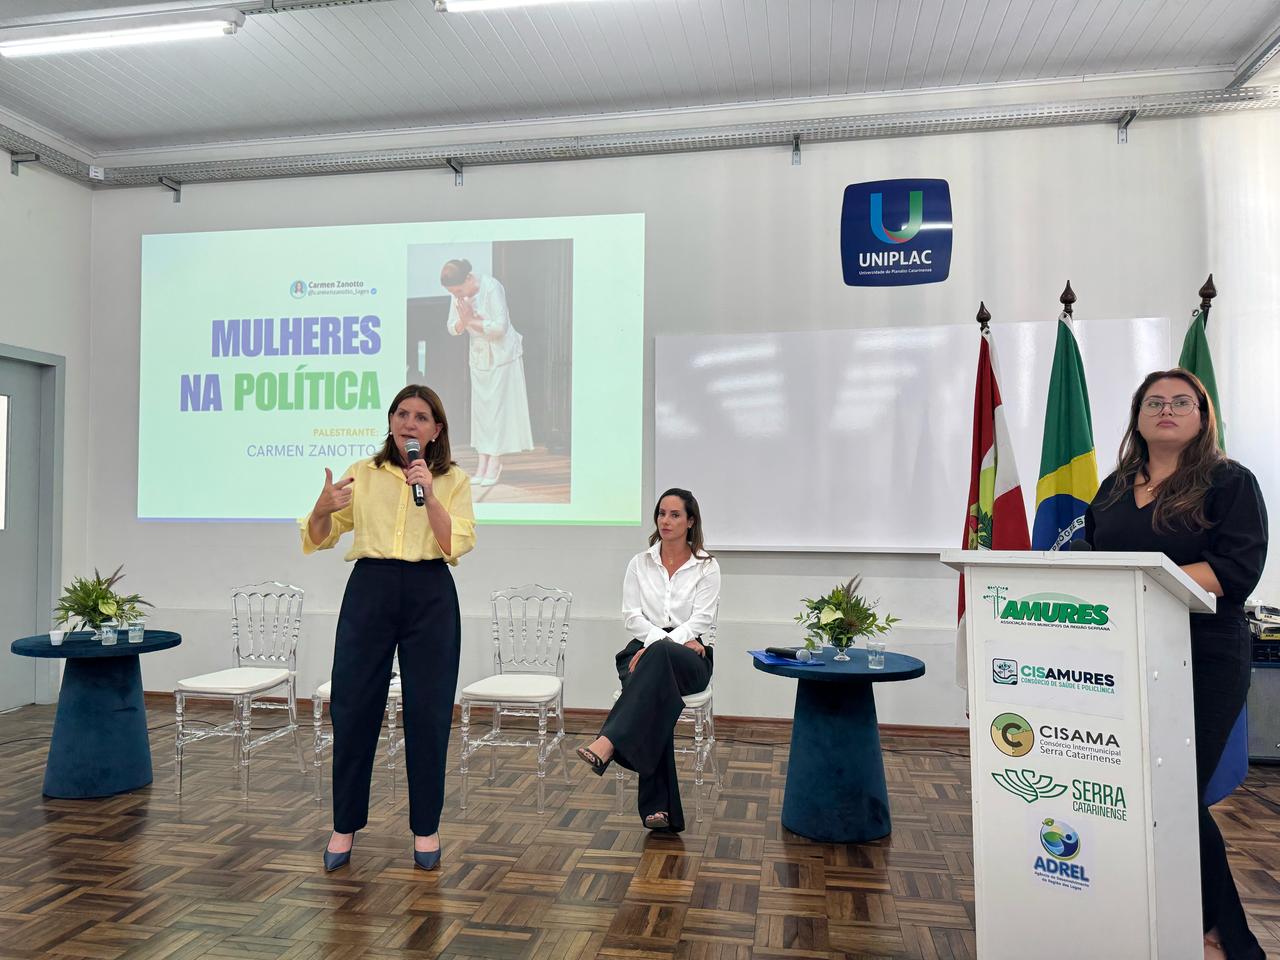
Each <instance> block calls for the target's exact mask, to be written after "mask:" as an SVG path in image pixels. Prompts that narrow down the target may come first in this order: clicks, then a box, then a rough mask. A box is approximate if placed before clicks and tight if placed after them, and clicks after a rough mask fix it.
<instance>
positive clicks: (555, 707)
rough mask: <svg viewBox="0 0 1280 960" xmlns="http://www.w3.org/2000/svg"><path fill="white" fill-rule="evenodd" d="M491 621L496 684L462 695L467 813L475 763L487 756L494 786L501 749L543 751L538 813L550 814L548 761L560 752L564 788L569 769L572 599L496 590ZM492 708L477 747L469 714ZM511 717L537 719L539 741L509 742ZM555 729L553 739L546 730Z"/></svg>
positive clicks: (543, 590)
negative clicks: (567, 680) (567, 674)
mask: <svg viewBox="0 0 1280 960" xmlns="http://www.w3.org/2000/svg"><path fill="white" fill-rule="evenodd" d="M489 602H490V606H491V608H492V613H493V666H494V673H493V675H492V676H489V677H485V678H484V679H483V680H477V681H476V682H475V683H472V684H468V685H467V686H466V687H464V688H463V690H462V694H461V697H460V699H461V703H462V726H461V734H462V749H461V757H462V761H461V765H460V768H459V772H460V773H461V774H462V800H461V806H462V809H463V810H466V809H467V790H468V772H469V767H470V763H471V757H472V755H474V754H475V753H476V752H477V751H479V750H482V749H484V748H485V747H488V748H489V777H488V779H489V781H490V782H492V781H493V780H495V779H496V778H497V775H498V748H499V747H525V748H528V747H537V748H538V812H539V813H542V812H543V810H544V808H545V806H546V776H547V754H548V753H549V752H550V751H551V749H552V748H553V747H554V748H556V749H558V750H559V752H560V767H561V769H562V770H563V771H564V782H565V783H566V784H567V783H569V782H570V780H569V765H568V762H567V761H566V760H565V755H564V653H565V647H566V645H567V643H568V640H569V611H570V607H571V606H572V604H573V594H571V593H569V592H567V591H565V590H557V589H555V588H554V587H543V586H540V585H539V584H536V583H529V584H523V585H522V586H519V587H508V588H507V589H505V590H495V591H494V592H493V593H491V594H490V595H489ZM472 707H481V708H485V707H487V708H489V709H490V710H491V711H492V714H493V724H492V726H491V728H490V729H489V732H488V733H486V734H484V736H482V737H478V738H476V739H474V740H473V739H471V708H472ZM509 717H536V718H537V720H538V730H537V737H536V739H529V738H526V737H515V736H507V735H504V732H503V730H502V721H503V720H504V719H505V718H509ZM550 719H554V720H555V722H556V730H555V733H554V734H552V735H551V737H550V738H548V736H547V723H548V721H549V720H550Z"/></svg>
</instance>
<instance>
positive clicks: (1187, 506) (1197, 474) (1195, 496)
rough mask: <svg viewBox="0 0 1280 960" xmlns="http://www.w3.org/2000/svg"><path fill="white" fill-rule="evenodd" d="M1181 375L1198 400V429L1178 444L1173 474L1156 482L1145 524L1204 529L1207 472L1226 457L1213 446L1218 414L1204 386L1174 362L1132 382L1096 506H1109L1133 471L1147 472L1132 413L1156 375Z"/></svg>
mask: <svg viewBox="0 0 1280 960" xmlns="http://www.w3.org/2000/svg"><path fill="white" fill-rule="evenodd" d="M1166 377H1167V378H1170V379H1173V380H1181V381H1182V382H1183V383H1185V384H1186V385H1187V386H1188V387H1190V388H1191V392H1192V393H1193V394H1194V395H1195V398H1196V403H1198V404H1199V405H1200V432H1199V433H1198V434H1196V436H1195V438H1194V439H1193V440H1192V441H1191V442H1190V443H1188V444H1187V445H1186V446H1185V447H1183V448H1182V453H1181V454H1179V455H1178V466H1177V468H1176V469H1175V470H1174V471H1173V473H1172V474H1171V475H1170V476H1169V477H1168V479H1166V480H1165V481H1164V482H1163V483H1161V484H1160V486H1159V488H1158V489H1157V491H1156V509H1155V514H1154V515H1153V516H1152V518H1151V525H1152V527H1154V528H1155V529H1156V530H1157V531H1160V532H1168V531H1170V530H1172V529H1173V528H1174V526H1175V525H1179V526H1182V527H1185V528H1187V529H1190V530H1204V529H1206V528H1207V527H1208V526H1209V525H1210V524H1209V518H1208V516H1207V515H1206V514H1205V497H1206V496H1207V495H1208V493H1209V487H1210V486H1211V484H1212V482H1213V471H1214V470H1215V469H1216V468H1217V467H1218V465H1219V464H1221V463H1222V462H1223V461H1224V460H1226V455H1225V454H1223V452H1222V451H1221V450H1219V449H1218V418H1217V416H1216V415H1215V413H1214V409H1213V401H1212V400H1210V399H1209V394H1208V392H1207V391H1206V390H1205V388H1204V384H1203V383H1201V382H1200V378H1199V377H1197V376H1196V375H1195V374H1194V373H1192V372H1191V371H1190V370H1186V369H1184V368H1182V367H1174V368H1173V369H1172V370H1156V371H1155V372H1153V373H1149V374H1147V376H1146V379H1144V380H1143V381H1142V383H1141V384H1139V385H1138V389H1137V391H1135V392H1134V394H1133V400H1132V401H1131V402H1130V404H1129V427H1128V429H1126V430H1125V432H1124V439H1122V440H1121V441H1120V456H1119V459H1118V460H1117V462H1116V480H1115V484H1114V485H1113V486H1112V488H1111V493H1110V494H1109V495H1108V497H1107V499H1106V500H1105V501H1103V503H1102V504H1101V506H1103V507H1109V506H1111V505H1112V504H1114V503H1116V502H1117V501H1118V500H1119V499H1120V498H1121V497H1123V496H1125V494H1127V493H1128V492H1129V491H1130V490H1132V489H1133V488H1134V487H1136V486H1137V484H1138V475H1139V474H1144V475H1145V476H1146V477H1147V478H1148V479H1150V477H1151V474H1150V473H1148V472H1147V462H1148V460H1149V459H1150V451H1149V450H1148V449H1147V441H1146V440H1145V439H1144V438H1143V436H1142V434H1141V433H1140V432H1139V431H1138V418H1139V417H1140V416H1141V415H1142V398H1143V397H1144V396H1146V393H1147V390H1149V389H1150V388H1151V385H1152V384H1153V383H1155V382H1156V381H1157V380H1163V379H1165V378H1166Z"/></svg>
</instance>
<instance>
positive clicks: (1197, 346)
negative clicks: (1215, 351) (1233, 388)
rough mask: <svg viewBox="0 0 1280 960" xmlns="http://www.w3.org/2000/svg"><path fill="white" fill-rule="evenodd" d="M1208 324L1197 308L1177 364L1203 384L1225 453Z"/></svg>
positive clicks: (1220, 409) (1220, 445) (1224, 437)
mask: <svg viewBox="0 0 1280 960" xmlns="http://www.w3.org/2000/svg"><path fill="white" fill-rule="evenodd" d="M1208 324H1209V318H1208V317H1206V316H1205V315H1204V310H1203V309H1201V310H1197V311H1196V315H1195V319H1194V320H1192V321H1191V326H1190V327H1188V328H1187V335H1186V337H1184V338H1183V340H1182V356H1180V357H1178V366H1180V367H1182V369H1184V370H1190V371H1191V372H1192V373H1194V374H1195V375H1196V376H1197V377H1199V378H1200V382H1201V383H1203V384H1204V389H1205V392H1206V393H1207V394H1209V399H1210V400H1212V401H1213V413H1214V416H1215V417H1217V418H1218V448H1219V449H1220V450H1221V451H1222V452H1223V453H1226V452H1227V432H1226V430H1225V429H1223V426H1222V406H1221V405H1220V404H1219V403H1218V381H1217V379H1216V378H1215V377H1214V375H1213V358H1212V357H1211V356H1209V336H1208V333H1207V332H1206V327H1207V326H1208Z"/></svg>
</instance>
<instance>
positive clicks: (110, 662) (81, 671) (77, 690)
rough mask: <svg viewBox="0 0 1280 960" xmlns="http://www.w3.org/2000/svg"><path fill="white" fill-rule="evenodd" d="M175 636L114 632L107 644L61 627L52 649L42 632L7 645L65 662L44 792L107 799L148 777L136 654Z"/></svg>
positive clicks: (171, 643) (169, 643)
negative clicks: (135, 639)
mask: <svg viewBox="0 0 1280 960" xmlns="http://www.w3.org/2000/svg"><path fill="white" fill-rule="evenodd" d="M181 642H182V637H181V636H180V635H179V634H176V633H171V632H170V631H168V630H148V631H146V632H145V633H144V634H143V640H142V642H141V643H128V642H126V641H125V640H124V639H123V637H122V638H121V639H120V641H119V642H118V643H116V644H115V646H108V647H104V646H103V645H102V644H101V643H100V642H99V640H98V638H97V637H96V636H95V635H94V634H92V633H88V632H76V633H69V634H67V636H66V638H65V639H64V640H63V642H62V645H61V646H57V647H55V646H54V645H53V644H52V643H50V642H49V635H48V634H47V633H44V634H40V635H39V636H35V637H23V638H22V639H21V640H15V641H13V643H12V644H10V646H9V649H10V650H12V651H13V652H14V653H16V654H18V655H19V656H23V657H43V658H58V657H61V658H63V659H65V660H66V661H67V666H66V670H65V671H64V672H63V674H62V691H61V693H59V694H58V714H57V716H56V717H55V719H54V721H53V738H52V739H51V740H50V741H49V759H48V760H47V761H46V762H45V768H44V794H45V796H47V797H59V798H64V799H76V800H78V799H84V798H87V797H109V796H111V795H112V794H116V793H126V792H128V791H130V790H136V789H138V788H139V787H145V786H146V785H147V784H149V783H150V782H151V742H150V741H149V740H148V739H147V710H146V707H145V706H143V703H142V665H141V663H140V662H139V660H138V657H139V655H140V654H143V653H151V652H153V651H155V650H167V649H168V648H170V647H176V646H177V645H178V644H180V643H181Z"/></svg>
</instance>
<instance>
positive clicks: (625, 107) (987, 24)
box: [0, 0, 1280, 154]
mask: <svg viewBox="0 0 1280 960" xmlns="http://www.w3.org/2000/svg"><path fill="white" fill-rule="evenodd" d="M112 3H114V4H115V5H117V6H118V5H120V0H96V3H93V4H88V3H86V0H42V2H39V3H37V2H35V0H10V2H7V3H0V25H3V24H4V23H5V22H6V18H7V20H8V22H11V23H12V22H17V19H16V18H17V17H18V16H20V15H23V14H26V15H28V16H27V18H28V19H30V15H31V14H32V13H33V12H35V13H37V14H40V15H46V14H47V15H49V16H52V15H56V14H57V13H59V12H62V11H68V10H72V9H83V8H85V7H86V6H89V5H92V6H97V7H103V6H106V5H108V4H112ZM133 5H134V6H147V5H148V4H146V3H142V2H140V0H133ZM167 6H173V3H172V2H170V3H168V4H167ZM242 6H243V4H242ZM1278 25H1280V4H1278V3H1277V2H1275V0H598V2H592V3H574V4H565V5H561V6H548V7H540V8H531V9H525V10H509V11H503V12H495V13H490V14H466V15H462V14H444V15H442V14H439V13H436V12H435V11H434V10H433V9H432V5H431V2H430V0H380V2H367V3H361V4H354V5H349V6H336V7H329V8H322V9H315V10H298V11H291V12H285V13H277V14H257V15H251V16H249V17H248V18H247V20H246V23H245V26H244V28H243V29H242V30H241V31H240V32H239V33H238V34H237V35H236V36H234V37H230V38H225V39H219V40H211V41H195V42H187V43H181V44H174V45H167V46H153V47H135V48H126V49H121V50H116V51H102V52H95V53H85V54H78V55H70V56H57V57H45V58H33V59H24V60H0V107H3V108H5V109H7V110H8V111H9V112H11V113H12V114H16V115H17V116H18V117H20V118H23V119H25V120H27V121H29V122H32V123H35V124H38V125H40V126H41V127H44V128H46V129H47V130H50V131H52V132H54V133H55V134H57V135H59V136H60V137H63V138H66V139H67V140H68V141H70V142H72V143H74V144H77V145H79V146H80V147H82V148H83V149H84V150H86V151H88V152H90V153H94V154H103V153H110V152H111V151H124V150H139V149H146V148H154V147H169V146H175V145H184V144H197V143H227V142H236V141H245V140H257V139H263V138H275V137H303V136H318V135H334V134H345V133H364V132H371V131H377V130H389V129H402V128H424V127H434V126H442V125H454V124H468V123H493V122H500V121H507V120H515V119H532V118H553V117H570V116H595V115H601V114H614V113H621V112H628V111H641V110H675V109H680V108H688V107H697V106H707V105H715V104H744V103H757V102H768V101H786V100H797V99H806V98H818V97H840V96H847V95H851V94H861V93H867V92H873V91H902V90H920V89H928V88H946V87H955V86H959V85H977V84H995V83H1007V82H1013V81H1033V80H1043V79H1052V78H1063V77H1090V76H1100V75H1112V74H1130V73H1137V72H1144V71H1177V70H1192V69H1196V68H1210V67H1214V68H1226V69H1228V70H1230V69H1233V68H1235V67H1237V66H1239V65H1240V63H1241V62H1242V61H1243V60H1244V59H1245V58H1247V57H1248V56H1249V55H1250V54H1251V53H1252V52H1253V51H1254V50H1255V49H1256V48H1257V47H1258V46H1259V44H1260V43H1262V42H1263V41H1264V40H1265V39H1266V38H1268V37H1269V36H1271V35H1272V33H1273V32H1274V31H1275V29H1276V27H1277V26H1278Z"/></svg>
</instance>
